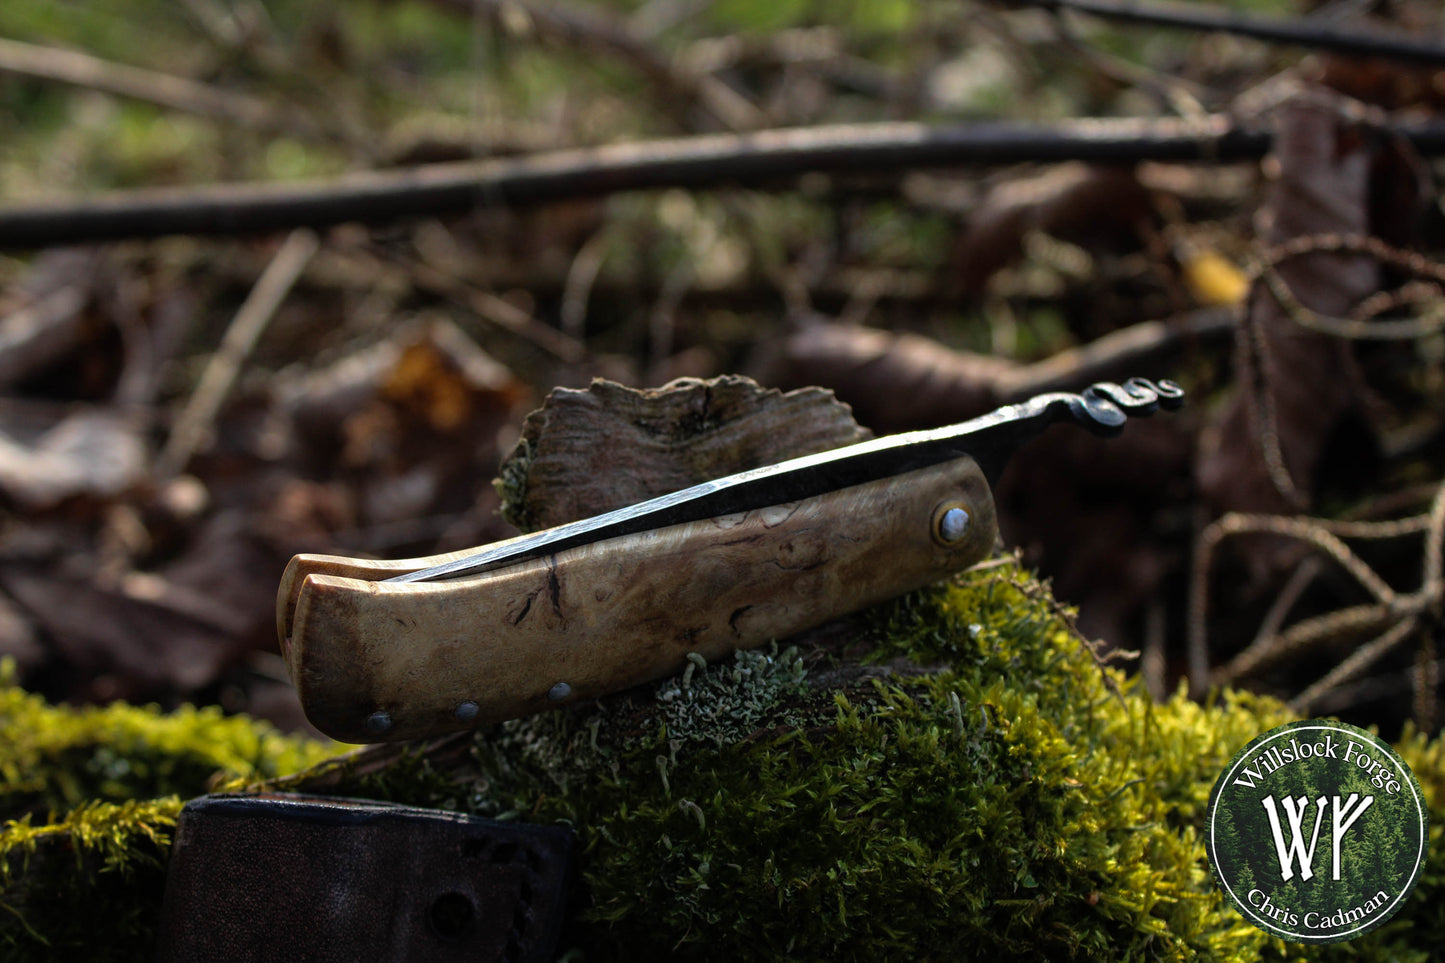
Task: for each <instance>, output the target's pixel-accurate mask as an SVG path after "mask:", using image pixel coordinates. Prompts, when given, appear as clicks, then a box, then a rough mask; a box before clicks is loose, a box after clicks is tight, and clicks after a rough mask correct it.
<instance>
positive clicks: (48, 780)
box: [0, 665, 335, 961]
mask: <svg viewBox="0 0 1445 963" xmlns="http://www.w3.org/2000/svg"><path fill="white" fill-rule="evenodd" d="M0 731H3V732H4V733H5V738H4V739H3V740H0V807H3V808H0V820H3V822H0V959H36V960H40V959H44V960H56V959H67V958H78V957H82V956H83V957H84V958H85V959H86V960H88V961H95V960H106V959H118V960H130V959H144V958H146V957H148V956H149V955H150V953H151V947H152V944H153V942H154V939H155V926H156V922H157V918H158V913H159V910H160V897H161V893H162V892H163V890H164V884H165V876H164V865H165V855H166V852H167V850H168V849H169V846H170V837H171V830H172V828H173V826H174V824H175V819H176V815H177V814H178V813H179V812H180V809H181V806H182V804H183V801H184V800H185V799H186V798H189V797H192V796H197V795H200V794H202V793H204V792H206V791H207V790H208V789H209V788H210V787H211V786H212V785H213V783H214V782H215V781H216V780H218V779H224V778H244V779H247V780H256V779H263V778H271V777H275V776H279V775H282V774H285V773H288V772H293V771H295V770H297V769H300V768H303V767H305V766H308V765H312V764H314V763H316V762H318V761H320V760H321V759H323V758H325V757H326V756H328V755H330V754H332V753H333V752H334V751H335V750H334V749H333V748H332V747H329V746H326V745H323V744H320V743H314V742H308V741H303V740H298V739H293V738H289V737H286V736H282V735H281V734H279V733H277V732H276V731H275V730H273V729H272V728H271V727H269V726H267V725H266V724H264V723H260V722H256V721H254V720H250V719H245V718H240V717H225V716H223V715H222V714H221V713H220V711H219V710H218V709H194V708H189V707H188V708H185V709H182V710H180V711H178V712H174V713H170V714H164V713H161V712H160V711H159V710H157V709H156V708H154V707H139V706H129V705H122V704H115V705H111V706H106V707H87V708H74V707H67V706H51V705H47V704H46V703H45V702H44V700H42V699H40V698H39V697H38V696H35V695H32V694H29V693H26V692H24V691H22V690H21V689H19V688H18V687H16V685H15V682H14V673H13V668H12V667H10V666H8V665H5V666H0Z"/></svg>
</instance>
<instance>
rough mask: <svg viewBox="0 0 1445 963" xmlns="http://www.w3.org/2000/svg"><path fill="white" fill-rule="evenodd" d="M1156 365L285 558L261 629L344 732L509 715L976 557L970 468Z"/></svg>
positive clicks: (1130, 397)
mask: <svg viewBox="0 0 1445 963" xmlns="http://www.w3.org/2000/svg"><path fill="white" fill-rule="evenodd" d="M1183 396H1184V392H1183V390H1182V389H1180V388H1179V386H1178V385H1176V384H1174V383H1173V382H1169V381H1160V382H1151V381H1146V380H1144V379H1142V378H1134V379H1131V380H1129V381H1128V382H1126V383H1125V384H1123V385H1118V384H1113V383H1100V384H1096V385H1094V386H1092V387H1090V388H1088V389H1086V390H1085V391H1083V392H1082V393H1080V394H1068V393H1056V394H1045V395H1039V396H1037V397H1035V398H1032V399H1030V400H1028V401H1025V402H1022V403H1020V404H1016V405H1009V406H1006V407H1003V408H1000V409H998V410H997V411H994V412H991V413H989V414H986V415H983V416H981V417H978V418H975V419H973V420H971V421H966V422H963V423H962V424H958V425H953V426H950V427H947V428H937V429H930V430H926V431H915V432H909V433H906V434H900V435H891V436H888V437H884V438H877V439H874V440H871V441H865V442H862V443H860V444H855V445H849V446H847V447H843V448H838V449H835V450H833V451H827V452H822V453H820V454H815V455H808V456H805V457H802V458H795V459H792V460H790V461H785V462H781V463H779V464H776V465H768V466H766V467H762V468H755V469H752V470H749V471H744V472H741V473H739V474H736V475H730V476H728V477H726V478H719V479H716V480H714V481H709V482H704V483H702V484H700V485H695V486H693V487H692V488H687V489H684V490H682V491H678V492H673V493H672V494H669V495H663V496H661V497H659V498H653V499H651V500H649V501H645V502H641V503H639V504H636V505H632V506H630V507H627V508H621V509H618V510H616V511H612V512H607V513H606V514H603V515H598V516H596V517H593V518H588V519H583V520H581V521H576V522H572V523H569V524H566V525H560V526H558V527H556V528H550V529H546V530H544V531H539V532H534V533H532V534H529V535H522V536H519V537H517V538H512V539H508V540H506V541H502V542H496V543H494V544H491V545H486V546H483V547H481V548H477V549H473V550H470V551H466V552H458V553H454V554H449V555H436V556H431V557H427V558H414V559H403V560H395V561H381V560H378V561H372V560H364V559H354V558H342V557H338V556H329V555H297V556H296V557H295V558H293V559H292V560H291V564H290V565H289V566H288V567H287V569H286V573H285V575H284V576H283V578H282V580H281V587H280V591H279V593H278V598H277V607H276V626H277V633H278V635H279V636H280V639H281V650H282V654H283V655H284V656H285V660H286V665H287V668H288V670H289V672H290V674H291V678H292V680H293V681H294V682H295V684H296V687H297V689H298V691H299V693H300V697H301V703H302V705H303V707H304V708H305V710H306V714H307V717H308V718H309V719H310V720H311V722H312V723H313V724H314V725H315V726H316V727H317V728H318V729H320V730H321V731H322V732H324V733H326V734H327V735H330V736H332V737H334V738H336V739H339V740H341V741H343V742H390V741H393V740H400V739H415V738H420V737H425V736H432V735H438V734H442V733H445V732H451V731H456V730H461V729H467V728H471V727H473V726H478V725H482V724H485V723H490V722H497V721H501V720H504V719H511V718H516V717H519V716H524V715H527V714H530V713H533V712H538V711H540V710H543V709H547V708H549V707H554V706H560V705H566V704H568V703H572V702H576V701H578V700H582V699H589V698H593V697H596V696H600V695H604V694H606V693H609V692H615V691H618V690H620V689H623V688H626V687H628V686H632V685H636V684H639V683H642V682H646V681H649V680H652V679H657V678H661V677H663V676H666V675H669V674H672V673H675V672H677V671H678V670H679V669H681V668H683V667H684V666H685V665H686V664H687V661H688V658H689V656H691V655H692V654H693V653H696V654H698V655H701V656H702V657H703V658H705V659H708V660H715V659H719V658H723V657H725V656H727V655H729V654H731V653H732V652H734V651H736V650H738V649H744V648H751V647H755V646H758V645H761V644H763V643H765V642H767V641H769V640H771V639H776V638H781V637H784V636H788V635H792V634H794V633H797V632H801V631H803V630H805V629H809V628H812V627H814V626H816V625H820V624H822V623H823V622H826V621H829V620H830V619H834V618H837V617H838V616H840V615H843V614H845V613H847V612H851V611H855V610H857V609H860V608H863V607H865V606H868V605H872V604H875V603H877V602H880V601H883V600H884V599H887V598H891V597H893V596H896V595H900V594H902V593H904V592H907V591H910V590H912V589H915V588H919V587H921V586H923V585H927V584H929V583H930V582H934V581H937V580H938V579H940V578H943V577H944V576H946V575H948V574H950V573H953V572H956V571H959V570H961V569H963V568H966V567H967V566H969V565H972V564H973V563H975V562H977V561H979V560H980V559H982V558H984V557H985V556H987V555H988V554H989V553H990V552H991V551H992V550H993V548H994V542H995V540H996V539H997V537H998V530H997V526H996V522H995V518H994V504H993V495H992V492H991V490H990V487H989V486H990V484H991V483H992V482H996V481H997V478H998V475H999V473H1000V472H1001V471H1002V469H1003V466H1004V463H1005V461H1006V460H1007V459H1008V457H1009V455H1010V454H1012V452H1013V451H1014V449H1015V448H1017V447H1018V446H1019V445H1020V444H1021V443H1023V442H1024V441H1027V440H1028V439H1030V438H1032V437H1034V436H1035V435H1037V434H1038V433H1039V432H1040V431H1042V430H1043V429H1044V427H1045V426H1047V425H1049V424H1052V423H1055V422H1074V423H1077V424H1080V425H1083V426H1084V427H1086V428H1089V429H1091V430H1093V431H1094V432H1095V433H1097V434H1101V435H1112V434H1117V433H1118V432H1120V431H1122V430H1123V426H1124V423H1125V422H1126V421H1127V420H1128V416H1129V415H1130V414H1148V413H1150V412H1152V411H1154V410H1155V409H1156V408H1157V407H1160V406H1162V407H1166V408H1176V407H1178V406H1179V405H1180V404H1181V403H1182V399H1183Z"/></svg>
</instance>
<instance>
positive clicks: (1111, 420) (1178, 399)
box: [1068, 378, 1184, 435]
mask: <svg viewBox="0 0 1445 963" xmlns="http://www.w3.org/2000/svg"><path fill="white" fill-rule="evenodd" d="M1183 404H1184V389H1183V388H1181V387H1179V385H1177V384H1175V383H1174V382H1173V381H1168V380H1160V381H1150V380H1149V379H1148V378H1130V379H1129V380H1128V381H1126V382H1124V383H1123V384H1122V385H1120V384H1115V383H1114V382H1112V381H1100V382H1098V383H1097V384H1093V385H1090V386H1089V387H1087V388H1085V389H1084V390H1083V391H1081V392H1080V393H1079V394H1077V395H1072V396H1070V400H1069V402H1068V408H1069V413H1070V414H1071V415H1072V416H1073V418H1074V420H1075V421H1077V422H1078V423H1079V424H1081V425H1083V426H1084V427H1086V428H1088V429H1090V430H1091V431H1093V432H1095V433H1096V434H1100V435H1115V434H1118V433H1119V432H1120V431H1122V430H1123V428H1124V423H1125V422H1126V421H1128V420H1129V416H1130V415H1150V414H1153V413H1154V412H1155V411H1157V410H1158V409H1160V408H1164V409H1166V410H1173V409H1175V408H1178V407H1180V406H1181V405H1183Z"/></svg>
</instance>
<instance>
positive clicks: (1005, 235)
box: [948, 164, 1154, 296]
mask: <svg viewBox="0 0 1445 963" xmlns="http://www.w3.org/2000/svg"><path fill="white" fill-rule="evenodd" d="M1153 210H1154V208H1153V201H1152V199H1151V198H1150V195H1149V192H1148V190H1146V189H1145V188H1144V186H1143V185H1142V184H1140V183H1139V180H1138V178H1137V177H1136V176H1135V173H1134V169H1133V168H1132V167H1130V166H1123V167H1091V166H1088V165H1085V164H1062V165H1060V166H1058V167H1055V168H1053V169H1052V170H1050V171H1048V172H1047V173H1045V174H1042V175H1037V176H1034V177H1030V178H1026V179H1020V180H1013V181H1007V182H1005V183H1003V184H1001V185H1000V186H998V187H996V188H994V190H993V191H992V192H990V194H989V195H988V197H987V198H985V200H984V203H983V205H982V206H981V207H980V208H979V210H978V211H977V213H975V214H974V215H973V216H972V217H971V218H970V219H969V223H968V225H967V227H966V229H965V230H964V231H963V232H962V233H961V234H960V235H959V236H958V238H957V240H956V241H955V242H954V248H953V252H952V254H951V255H950V257H949V259H948V265H949V283H950V285H951V286H952V287H953V288H954V289H955V292H956V293H958V294H962V295H970V296H976V295H978V294H980V293H982V292H983V290H984V287H985V285H987V284H988V280H989V278H991V277H993V275H994V273H995V272H997V271H998V270H999V269H1001V268H1003V267H1006V266H1007V265H1009V264H1011V263H1013V262H1014V261H1016V260H1017V259H1018V258H1020V257H1021V256H1022V255H1023V244H1024V236H1025V235H1026V234H1028V233H1029V232H1030V231H1043V232H1044V233H1046V234H1049V235H1052V236H1053V237H1057V238H1060V239H1062V240H1065V241H1071V242H1073V243H1077V244H1081V245H1083V246H1085V247H1093V246H1096V245H1103V246H1108V247H1118V246H1127V247H1138V246H1139V243H1140V241H1139V238H1140V229H1141V227H1142V226H1143V225H1144V224H1146V223H1147V222H1148V221H1149V219H1150V218H1151V217H1152V216H1153Z"/></svg>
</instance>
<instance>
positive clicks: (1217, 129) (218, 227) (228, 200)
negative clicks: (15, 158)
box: [0, 116, 1445, 247]
mask: <svg viewBox="0 0 1445 963" xmlns="http://www.w3.org/2000/svg"><path fill="white" fill-rule="evenodd" d="M1407 133H1413V134H1414V135H1415V136H1417V137H1420V138H1423V139H1425V141H1426V142H1427V143H1428V144H1432V145H1434V146H1435V147H1436V148H1440V149H1445V124H1440V125H1436V126H1431V127H1422V128H1418V129H1414V130H1413V131H1407ZM1269 139H1270V138H1269V135H1268V133H1267V132H1264V131H1259V130H1254V129H1251V128H1244V127H1240V126H1236V125H1235V124H1234V123H1233V122H1231V121H1230V120H1229V119H1228V118H1226V117H1222V116H1214V117H1209V118H1206V119H1202V120H1199V121H1190V122H1184V121H1179V120H1174V119H1144V118H1088V119H1081V120H1072V121H1064V122H1060V123H1057V124H1052V125H1047V126H1041V125H1031V124H1015V123H986V124H977V125H958V126H931V125H927V124H918V123H877V124H837V125H831V126H822V127H810V128H792V129H777V130H766V131H757V132H754V133H751V134H746V135H733V134H712V135H706V136H699V137H686V138H677V139H672V140H659V141H642V142H637V143H631V144H615V145H611V146H606V147H596V148H584V149H576V150H562V151H548V152H544V153H539V154H533V155H529V156H525V157H513V158H491V159H486V160H479V161H463V162H457V163H450V164H434V165H423V166H419V167H413V168H409V169H403V170H396V171H386V172H363V173H357V174H351V175H347V176H343V177H340V178H336V179H332V180H323V181H312V182H300V183H284V184H276V183H269V184H249V183H247V184H218V185H210V186H205V187H198V188H173V189H147V190H140V191H122V192H116V193H112V194H108V195H101V196H97V197H88V198H82V199H78V200H74V201H70V202H64V201H62V202H52V203H45V204H40V205H36V206H31V207H12V208H11V209H9V210H8V211H7V210H0V247H42V246H47V245H53V244H64V243H74V242H77V241H99V240H108V239H114V238H123V237H158V236H162V235H167V234H222V235H236V234H244V233H262V232H271V231H276V230H282V229H288V228H293V227H324V226H329V225H333V224H339V223H344V222H347V221H361V222H370V223H380V222H387V221H394V220H398V219H402V218H414V217H425V216H429V215H436V214H444V213H458V212H465V211H469V210H473V209H475V208H479V207H486V206H489V205H495V206H507V207H521V206H528V205H534V204H543V203H550V202H555V201H562V200H569V199H572V198H578V197H595V196H602V195H608V194H613V193H618V192H622V191H636V190H657V189H662V188H668V187H686V188H703V187H718V186H728V185H740V186H749V187H769V186H771V187H776V186H778V185H779V184H780V183H781V184H782V185H784V186H787V187H791V186H792V184H793V182H794V180H795V179H796V178H797V177H799V176H801V175H803V174H806V173H810V172H823V173H828V172H850V173H861V172H877V171H884V172H889V173H897V172H900V171H904V170H912V169H919V168H928V167H935V168H938V167H956V166H962V165H969V164H1007V163H1016V162H1024V161H1036V162H1041V163H1049V162H1056V161H1065V160H1084V161H1094V162H1100V163H1132V162H1135V161H1140V160H1162V161H1189V160H1202V159H1209V160H1215V161H1232V160H1246V159H1254V158H1259V157H1262V156H1263V155H1264V153H1265V150H1266V149H1267V148H1268V146H1269Z"/></svg>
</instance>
